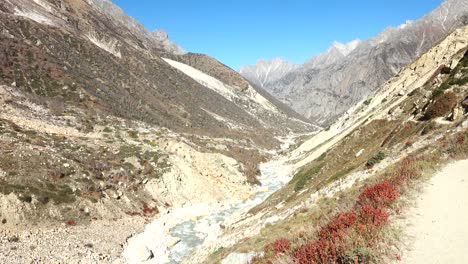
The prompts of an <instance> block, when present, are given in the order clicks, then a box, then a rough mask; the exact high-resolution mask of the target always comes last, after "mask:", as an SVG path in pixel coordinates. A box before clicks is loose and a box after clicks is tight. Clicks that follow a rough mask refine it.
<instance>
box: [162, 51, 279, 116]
mask: <svg viewBox="0 0 468 264" xmlns="http://www.w3.org/2000/svg"><path fill="white" fill-rule="evenodd" d="M163 60H164V61H166V62H167V63H169V65H171V66H172V67H174V68H176V69H178V70H180V71H181V72H183V73H185V74H186V75H188V76H189V77H190V78H192V79H194V80H195V81H196V82H198V83H199V84H201V85H203V86H205V87H207V88H209V89H211V90H213V91H215V92H217V93H218V94H220V95H222V96H223V97H224V98H226V99H228V100H229V101H231V102H234V101H235V99H236V98H241V97H243V96H245V95H247V96H248V97H249V99H251V100H253V101H254V102H256V103H257V104H259V105H260V106H262V107H263V108H265V109H267V110H269V111H271V112H275V113H277V112H278V110H277V109H276V107H275V106H274V105H273V104H271V103H270V101H268V100H267V99H266V98H265V97H263V96H262V95H260V94H259V93H258V92H257V91H255V89H253V87H251V86H249V88H248V90H247V93H246V94H236V92H237V91H238V89H237V88H235V87H232V86H230V85H227V84H225V83H223V82H222V81H220V80H218V79H216V78H214V77H211V76H209V75H208V74H206V73H204V72H202V71H199V70H197V69H195V68H193V67H191V66H189V65H187V64H184V63H181V62H177V61H173V60H170V59H166V58H163Z"/></svg>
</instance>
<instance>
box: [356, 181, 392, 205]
mask: <svg viewBox="0 0 468 264" xmlns="http://www.w3.org/2000/svg"><path fill="white" fill-rule="evenodd" d="M399 196H400V194H399V193H398V191H397V190H396V189H395V186H394V185H393V184H392V183H390V182H389V181H383V182H380V183H377V184H375V185H373V186H370V187H367V188H365V189H364V191H363V192H362V193H361V194H360V195H359V198H358V204H359V205H372V206H375V207H378V206H389V205H390V204H391V203H393V202H394V201H395V200H396V199H398V197H399Z"/></svg>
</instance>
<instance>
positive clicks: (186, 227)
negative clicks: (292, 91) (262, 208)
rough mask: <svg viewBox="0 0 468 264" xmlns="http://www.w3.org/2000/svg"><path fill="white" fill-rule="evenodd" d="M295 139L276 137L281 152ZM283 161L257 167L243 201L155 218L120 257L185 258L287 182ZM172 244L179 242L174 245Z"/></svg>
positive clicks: (160, 262) (156, 262)
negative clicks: (253, 182) (253, 183)
mask: <svg viewBox="0 0 468 264" xmlns="http://www.w3.org/2000/svg"><path fill="white" fill-rule="evenodd" d="M297 136H298V135H290V136H288V137H284V138H278V140H280V141H281V142H282V143H283V144H282V145H281V149H282V150H286V149H288V148H290V146H291V145H292V144H293V143H294V142H295V138H296V137H297ZM285 161H286V157H285V158H284V159H278V160H274V161H271V162H268V163H263V164H261V165H260V173H261V174H260V177H259V180H260V182H261V186H259V187H258V189H257V193H256V194H255V195H254V196H252V197H250V198H249V199H247V200H243V201H231V202H228V201H226V202H228V203H227V204H225V205H223V206H221V207H216V208H215V207H210V206H208V205H206V204H194V205H190V206H188V207H182V208H177V209H174V210H173V211H171V212H168V214H165V215H162V216H160V217H158V218H157V219H155V220H154V221H153V222H151V223H150V224H148V225H146V226H145V230H144V231H143V232H142V233H140V234H138V235H136V236H134V237H132V238H130V239H129V240H128V241H127V242H128V243H127V245H126V247H125V248H124V252H123V254H122V255H123V257H124V258H125V260H126V261H127V263H130V264H137V263H147V264H167V263H171V264H172V263H180V262H182V261H183V260H184V259H188V258H189V256H190V254H192V253H194V251H195V250H196V249H197V248H198V247H199V246H201V245H202V244H203V243H204V242H213V241H216V239H218V237H219V236H220V235H221V234H222V233H223V231H224V230H223V228H222V227H221V226H222V225H226V226H227V224H225V223H229V220H232V219H240V218H241V217H242V216H244V215H245V214H246V213H247V212H248V211H249V210H250V209H251V208H253V207H254V206H256V205H258V204H260V203H261V202H263V201H264V200H265V199H266V198H268V197H269V196H270V195H271V194H272V193H274V192H276V191H277V190H279V189H280V188H281V187H282V186H284V185H285V184H286V183H287V182H289V180H290V177H289V172H290V171H289V170H290V167H287V166H285V165H284V164H285ZM176 241H179V242H178V243H176V244H175V242H176ZM174 244H175V245H174ZM172 245H174V246H172ZM171 246H172V247H171Z"/></svg>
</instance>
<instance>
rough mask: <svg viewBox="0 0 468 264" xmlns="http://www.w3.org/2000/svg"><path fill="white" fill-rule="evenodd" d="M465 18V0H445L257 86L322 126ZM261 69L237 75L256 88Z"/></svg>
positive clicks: (252, 68) (246, 69)
mask: <svg viewBox="0 0 468 264" xmlns="http://www.w3.org/2000/svg"><path fill="white" fill-rule="evenodd" d="M467 14H468V2H467V1H466V0H446V1H445V2H444V3H442V4H441V5H440V6H439V7H438V8H437V9H435V10H434V11H432V12H431V13H429V14H427V15H426V16H424V17H422V18H421V19H419V20H417V21H408V22H407V23H405V24H403V25H400V26H399V27H388V28H387V29H385V30H384V31H383V32H381V33H380V34H378V35H377V36H375V37H373V38H371V39H368V40H365V41H362V42H361V41H358V40H357V41H353V42H351V43H348V44H346V45H344V44H339V43H334V44H333V45H332V47H330V49H329V50H327V51H326V52H325V53H323V54H319V55H317V56H315V57H313V58H311V59H310V60H309V61H307V62H306V63H305V64H304V65H302V66H300V67H296V68H292V69H291V70H289V71H288V72H287V73H285V72H284V71H282V72H281V74H279V75H278V76H279V77H277V76H274V75H273V76H271V77H270V79H269V80H263V82H262V84H263V86H262V87H264V88H265V89H266V90H268V91H269V92H270V93H271V94H272V95H274V96H275V97H277V98H278V99H279V100H281V101H282V102H284V103H286V104H288V105H289V106H291V107H292V108H293V109H294V110H296V112H298V113H300V114H302V115H304V116H305V117H307V118H309V119H311V120H313V121H316V122H318V123H320V124H323V125H327V124H329V123H330V122H332V121H333V120H335V119H336V118H337V117H338V116H340V115H341V114H342V113H344V112H345V111H346V110H347V109H348V108H349V107H350V106H352V105H353V104H355V103H356V102H358V101H360V100H361V99H363V98H364V97H365V96H367V95H369V94H370V93H371V92H372V91H374V90H375V89H377V88H378V87H379V86H381V85H382V84H383V83H384V82H385V81H387V80H388V79H389V78H390V77H392V76H394V75H395V74H397V73H398V72H399V71H400V69H402V67H404V66H406V65H408V64H409V63H410V62H412V61H413V60H414V59H416V58H417V57H419V56H420V55H421V54H423V53H424V52H425V51H427V50H428V49H429V48H430V47H432V46H433V45H434V44H435V43H436V42H438V41H440V40H441V39H443V38H444V37H446V36H447V35H448V34H449V33H450V32H452V31H453V30H454V29H455V28H458V27H460V26H461V25H465V24H467V23H468V19H467ZM263 68H268V65H264V64H259V65H258V66H248V67H244V68H243V69H242V70H241V71H240V73H241V74H242V75H243V76H244V77H246V78H247V79H249V80H250V81H251V82H253V83H257V84H258V78H254V77H255V76H256V75H255V72H257V71H261V70H260V69H263Z"/></svg>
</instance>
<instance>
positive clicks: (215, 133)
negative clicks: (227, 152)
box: [0, 0, 313, 169]
mask: <svg viewBox="0 0 468 264" xmlns="http://www.w3.org/2000/svg"><path fill="white" fill-rule="evenodd" d="M0 10H2V13H1V14H0V15H1V19H0V23H1V25H2V27H3V30H2V34H1V38H2V41H1V44H0V45H1V53H0V57H1V58H2V72H1V74H2V79H1V80H0V81H1V83H2V84H5V85H11V86H14V87H17V88H18V89H19V90H20V91H23V92H26V93H27V94H29V95H30V97H31V100H33V101H34V102H36V103H38V104H42V105H50V104H51V102H56V101H58V102H63V103H64V106H65V109H64V110H68V108H71V107H72V106H73V107H78V108H80V109H83V111H84V112H86V113H87V114H88V115H89V116H91V117H92V116H95V115H96V114H98V115H108V114H110V115H115V116H118V117H122V118H126V119H131V120H138V121H143V122H146V123H150V124H154V125H158V126H162V127H166V128H169V129H171V130H173V131H175V132H179V133H189V134H195V135H198V136H210V137H218V138H223V137H227V138H232V139H237V140H243V141H244V142H247V144H246V145H249V144H251V143H254V144H258V146H260V147H266V148H271V147H273V146H274V145H277V144H278V141H277V140H276V139H275V138H274V136H275V134H278V133H283V132H287V131H288V129H293V130H294V129H298V131H301V130H302V131H307V130H309V129H310V128H313V127H312V126H311V125H309V124H306V123H304V122H303V121H301V120H297V119H295V118H290V117H292V115H294V112H293V111H291V110H290V109H287V108H286V107H284V105H281V104H278V103H275V101H273V102H270V101H269V100H268V99H266V98H265V97H264V96H262V95H261V94H260V93H258V92H257V91H256V90H255V89H254V88H252V87H250V86H249V85H248V83H247V82H246V81H245V80H243V79H242V78H241V77H240V76H238V75H237V73H235V72H233V71H232V70H231V69H228V68H227V67H225V66H223V65H222V64H220V63H213V61H214V60H213V59H207V60H204V61H200V63H199V65H198V66H200V67H201V68H203V70H206V71H207V73H208V74H210V73H212V74H213V75H214V76H216V75H217V72H223V74H224V75H226V76H227V77H229V76H230V75H232V76H234V77H235V78H234V79H236V80H237V81H236V82H230V84H231V86H230V88H229V89H232V90H234V91H235V94H234V95H233V96H234V98H230V99H229V98H226V97H225V96H223V94H220V93H219V91H216V90H213V89H209V88H207V87H205V86H204V84H203V83H200V82H197V81H195V80H194V79H193V78H191V77H190V76H187V75H186V74H184V73H183V72H181V71H179V70H177V69H176V68H174V67H172V66H171V65H170V64H169V63H167V61H165V60H163V59H162V57H163V56H166V55H171V56H181V58H182V57H184V56H185V55H182V54H181V53H182V52H181V49H180V48H178V47H175V46H174V45H172V44H170V43H169V42H168V39H167V36H166V35H164V34H163V33H157V34H156V33H149V32H147V31H146V30H145V29H144V27H142V26H141V25H140V24H138V23H137V22H136V21H135V20H133V19H132V18H130V17H128V16H126V15H125V14H124V13H123V12H122V10H120V8H118V7H116V6H114V5H113V4H112V3H110V2H109V1H104V0H103V1H100V0H99V1H98V0H96V1H90V2H84V1H52V0H51V1H44V0H37V1H35V2H34V3H31V2H30V1H23V0H15V1H13V0H8V1H4V2H2V3H0ZM168 52H169V53H168ZM187 56H190V55H187ZM210 63H211V66H209V65H210ZM209 67H211V68H209ZM223 74H221V75H220V76H218V77H219V78H223V79H225V80H226V81H228V80H227V79H226V78H224V75H223ZM234 79H233V80H234ZM228 82H229V81H228ZM237 85H239V86H240V87H237ZM295 115H296V116H298V115H297V114H295ZM79 118H82V117H79ZM225 120H229V122H228V123H234V124H235V127H236V128H233V126H232V125H230V124H228V123H226V122H225ZM278 124H284V126H278ZM286 128H288V129H286ZM259 131H265V133H266V134H267V135H270V136H267V137H265V136H257V135H259V133H258V132H259ZM267 131H268V132H267ZM244 147H245V146H244ZM249 148H250V147H249ZM250 167H252V166H250ZM252 169H253V168H252Z"/></svg>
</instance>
